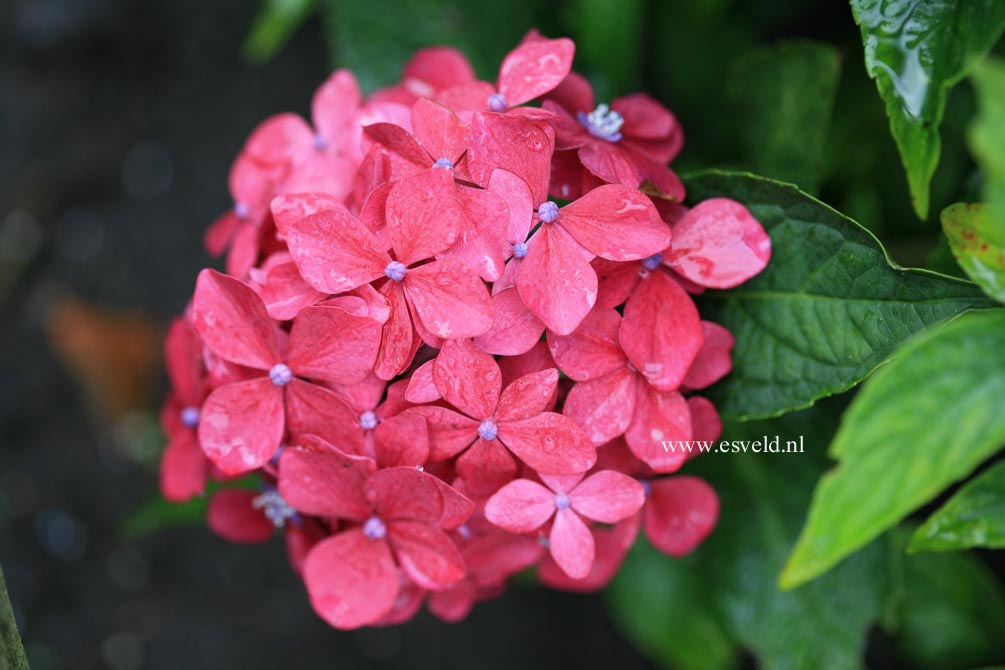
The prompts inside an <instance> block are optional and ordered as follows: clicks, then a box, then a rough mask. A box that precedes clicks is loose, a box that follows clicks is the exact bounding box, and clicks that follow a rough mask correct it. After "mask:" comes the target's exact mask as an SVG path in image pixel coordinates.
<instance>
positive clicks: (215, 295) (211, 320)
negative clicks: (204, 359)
mask: <svg viewBox="0 0 1005 670" xmlns="http://www.w3.org/2000/svg"><path fill="white" fill-rule="evenodd" d="M192 321H193V324H194V326H195V329H196V330H197V331H198V332H199V335H200V336H201V337H202V341H203V342H204V343H205V344H206V346H207V347H208V348H209V349H211V350H212V351H213V353H215V354H216V355H217V356H219V357H220V358H223V359H226V360H228V361H230V362H231V363H237V364H239V365H246V366H248V367H251V368H257V369H259V370H268V369H269V368H271V367H272V366H273V365H275V364H276V363H278V362H279V353H278V348H277V346H276V340H275V335H274V334H273V331H272V321H270V320H269V315H268V313H267V312H266V310H265V305H264V304H263V303H262V299H261V298H259V297H258V294H257V293H255V291H254V289H252V288H251V287H250V286H248V285H247V284H245V283H244V282H242V281H240V280H238V279H235V278H233V277H229V276H227V275H224V274H220V273H219V272H217V271H216V270H208V269H207V270H203V271H202V272H200V273H199V279H198V281H197V282H196V285H195V296H194V297H193V298H192Z"/></svg>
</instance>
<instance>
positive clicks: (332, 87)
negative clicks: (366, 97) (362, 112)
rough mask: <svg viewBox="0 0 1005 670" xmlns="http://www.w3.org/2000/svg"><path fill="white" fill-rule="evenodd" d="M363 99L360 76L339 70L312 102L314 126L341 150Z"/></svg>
mask: <svg viewBox="0 0 1005 670" xmlns="http://www.w3.org/2000/svg"><path fill="white" fill-rule="evenodd" d="M362 99H363V96H362V93H361V92H360V90H359V84H358V83H357V82H356V77H354V76H353V74H352V72H350V71H349V70H344V69H340V70H335V72H333V73H332V75H331V76H330V77H329V78H328V80H327V81H326V82H325V83H324V84H322V85H321V86H320V88H318V90H317V91H316V92H315V93H314V98H313V100H311V117H312V119H313V120H314V127H315V128H317V131H318V133H319V134H320V135H321V137H323V138H324V139H325V141H326V142H327V143H328V144H329V145H330V146H332V148H338V144H339V142H340V141H341V140H344V139H345V138H346V137H347V135H348V133H349V130H350V126H351V124H352V123H353V122H354V121H355V119H356V110H357V109H358V108H359V105H360V103H361V102H362Z"/></svg>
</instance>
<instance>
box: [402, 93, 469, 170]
mask: <svg viewBox="0 0 1005 670" xmlns="http://www.w3.org/2000/svg"><path fill="white" fill-rule="evenodd" d="M412 132H414V133H415V139H417V140H419V143H420V144H421V145H422V147H423V148H424V149H425V150H426V153H427V154H429V156H430V157H432V158H433V159H434V160H436V159H440V158H446V159H447V160H449V161H451V162H452V163H455V162H457V161H458V160H460V158H461V154H463V153H464V152H465V151H466V150H467V148H468V133H467V129H466V128H465V127H464V126H463V125H461V122H460V121H459V120H458V119H457V115H456V114H454V113H453V112H452V111H450V110H449V109H447V108H446V107H444V106H443V105H438V104H436V103H435V102H431V101H429V100H426V99H425V98H420V99H419V100H416V101H415V104H414V105H413V106H412Z"/></svg>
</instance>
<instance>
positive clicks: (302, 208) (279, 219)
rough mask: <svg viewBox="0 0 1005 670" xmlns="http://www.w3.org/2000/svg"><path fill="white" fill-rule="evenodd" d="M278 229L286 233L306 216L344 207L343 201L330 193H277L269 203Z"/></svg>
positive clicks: (281, 232) (283, 233)
mask: <svg viewBox="0 0 1005 670" xmlns="http://www.w3.org/2000/svg"><path fill="white" fill-rule="evenodd" d="M269 209H271V210H272V220H273V222H275V224H276V230H278V231H279V232H280V234H282V235H284V236H285V235H286V229H287V228H288V227H289V226H290V224H291V223H295V222H297V221H299V220H300V219H302V218H304V217H305V216H310V215H311V214H317V213H318V212H326V211H329V210H333V209H334V210H340V209H343V205H342V201H341V200H340V199H339V198H336V197H335V196H333V195H330V194H328V193H286V194H283V195H277V196H276V197H275V198H273V199H272V202H270V203H269Z"/></svg>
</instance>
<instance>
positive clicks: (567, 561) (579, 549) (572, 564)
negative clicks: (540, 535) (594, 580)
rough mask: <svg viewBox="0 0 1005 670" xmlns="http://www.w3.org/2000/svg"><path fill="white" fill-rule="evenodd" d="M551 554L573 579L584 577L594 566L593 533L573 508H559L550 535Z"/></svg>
mask: <svg viewBox="0 0 1005 670" xmlns="http://www.w3.org/2000/svg"><path fill="white" fill-rule="evenodd" d="M548 544H549V548H550V549H551V556H552V558H554V559H555V562H556V563H558V566H559V567H560V568H562V570H564V571H565V574H567V575H569V576H570V577H572V578H573V579H583V578H584V577H586V576H587V575H588V574H590V568H591V567H592V566H593V558H594V543H593V534H592V533H590V529H589V528H587V527H586V524H585V523H583V520H582V519H580V518H579V515H578V514H576V513H575V512H573V511H572V510H571V509H563V510H559V512H558V513H557V514H556V515H555V522H554V523H553V524H552V526H551V534H550V535H549V536H548Z"/></svg>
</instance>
